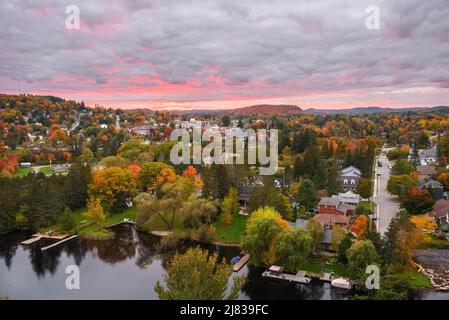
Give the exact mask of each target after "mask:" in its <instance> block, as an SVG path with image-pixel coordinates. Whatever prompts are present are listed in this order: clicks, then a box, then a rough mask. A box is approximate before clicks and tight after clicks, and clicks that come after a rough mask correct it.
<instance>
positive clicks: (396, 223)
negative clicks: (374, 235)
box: [381, 210, 420, 265]
mask: <svg viewBox="0 0 449 320" xmlns="http://www.w3.org/2000/svg"><path fill="white" fill-rule="evenodd" d="M419 242H420V231H419V230H417V228H416V226H415V224H413V223H412V222H411V221H410V216H409V214H408V212H407V211H406V210H401V211H399V212H398V213H397V214H396V216H395V217H394V218H393V219H392V220H391V222H390V224H389V226H388V229H387V231H386V232H385V234H384V238H383V245H382V250H381V255H382V259H383V261H384V262H385V264H391V265H393V264H397V265H407V264H409V263H410V259H411V256H412V253H413V250H414V249H415V248H416V247H417V245H418V244H419Z"/></svg>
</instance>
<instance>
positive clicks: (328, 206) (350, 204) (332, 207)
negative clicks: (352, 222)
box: [318, 191, 361, 216]
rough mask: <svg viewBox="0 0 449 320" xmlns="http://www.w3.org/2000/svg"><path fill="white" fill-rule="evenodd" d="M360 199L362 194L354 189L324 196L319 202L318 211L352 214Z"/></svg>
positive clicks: (344, 214) (322, 212)
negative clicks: (353, 190)
mask: <svg viewBox="0 0 449 320" xmlns="http://www.w3.org/2000/svg"><path fill="white" fill-rule="evenodd" d="M360 200H361V198H360V195H358V194H356V193H354V192H352V191H347V192H345V193H339V194H338V195H332V196H331V197H323V198H321V200H320V202H319V203H318V212H319V213H320V214H335V215H343V216H347V215H352V214H353V213H354V211H355V208H356V207H357V206H358V204H359V202H360Z"/></svg>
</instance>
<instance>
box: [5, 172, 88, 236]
mask: <svg viewBox="0 0 449 320" xmlns="http://www.w3.org/2000/svg"><path fill="white" fill-rule="evenodd" d="M90 182H91V169H90V166H88V165H87V166H84V165H82V164H80V163H74V164H73V166H72V167H71V169H70V171H69V173H68V175H67V176H62V175H52V176H49V177H47V176H45V175H44V174H42V173H38V174H33V173H30V174H29V175H27V176H25V177H23V178H19V177H16V178H0V233H4V232H8V231H11V230H13V229H15V228H23V229H28V230H32V231H37V230H39V229H40V228H44V227H47V226H50V225H53V224H55V223H58V222H60V219H61V218H62V217H63V215H62V214H63V211H64V209H65V208H66V207H68V208H70V209H71V210H76V209H80V208H84V207H85V206H86V201H87V193H88V185H89V184H90Z"/></svg>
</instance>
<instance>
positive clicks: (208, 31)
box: [0, 0, 449, 98]
mask: <svg viewBox="0 0 449 320" xmlns="http://www.w3.org/2000/svg"><path fill="white" fill-rule="evenodd" d="M69 4H75V5H79V7H80V9H81V18H82V27H81V30H79V31H68V30H66V29H65V27H64V21H65V17H66V16H65V7H66V6H67V5H69ZM371 4H375V5H378V6H379V7H380V10H381V11H380V13H381V30H378V31H369V30H367V29H366V28H365V17H366V14H365V8H366V6H368V5H371ZM447 16H449V6H448V1H447V0H434V1H428V2H426V1H421V0H420V1H418V0H399V1H388V0H379V1H375V0H363V1H357V2H356V1H351V2H348V1H343V0H338V1H311V0H307V1H296V0H284V1H276V2H273V1H268V0H262V1H261V0H257V1H256V0H253V1H245V0H242V1H238V2H237V1H232V2H231V1H224V0H223V1H199V0H184V1H167V0H154V1H150V0H148V1H145V0H135V1H125V0H117V1H92V0H90V1H88V0H77V1H76V0H75V1H58V0H42V1H31V0H16V1H3V2H2V3H1V4H0V28H1V30H2V32H1V33H0V76H1V77H3V78H6V79H10V80H14V81H16V80H19V79H22V80H30V81H34V82H39V81H45V80H50V79H54V78H58V77H62V78H74V79H76V80H79V81H89V80H91V81H92V84H91V86H92V87H91V88H90V89H92V90H95V88H96V86H97V85H98V86H104V85H108V84H111V85H112V84H114V81H115V83H116V84H117V85H119V84H123V83H125V84H126V79H128V78H131V77H150V78H151V77H154V76H155V75H160V77H161V79H162V80H163V81H167V82H170V83H174V84H180V83H186V82H187V81H189V80H191V79H198V80H199V81H200V82H202V83H203V84H204V85H207V84H208V83H209V82H210V80H208V78H207V77H208V76H210V74H211V73H207V72H204V69H205V68H207V66H217V68H216V69H214V70H213V72H212V74H218V75H220V76H222V77H223V78H224V79H226V82H227V83H229V84H233V85H234V87H235V88H237V87H241V88H240V89H235V88H234V89H232V90H234V92H236V93H238V94H242V95H245V94H246V95H252V94H253V93H252V92H249V91H248V90H249V89H250V87H248V88H246V89H247V90H246V89H245V87H242V85H244V84H245V83H250V82H251V81H265V82H267V83H269V84H271V85H273V90H274V92H273V94H276V90H279V91H282V90H283V89H282V88H281V87H280V86H279V85H281V84H283V83H284V84H285V83H302V86H301V87H299V88H297V92H301V93H307V92H320V91H323V90H329V89H332V88H336V87H338V88H339V89H341V90H351V89H364V88H373V87H384V88H390V87H392V86H401V87H413V86H438V85H439V83H440V82H438V83H437V82H435V81H434V80H433V81H432V80H430V79H432V78H433V77H434V75H435V74H438V75H440V74H447V72H448V71H449V67H448V66H449V43H448V42H444V41H441V39H444V37H446V38H447V35H448V34H449V23H448V20H447ZM107 69H111V70H112V69H114V70H115V71H111V70H109V71H108V70H107ZM108 72H109V73H108ZM114 79H115V80H114ZM342 79H343V80H342ZM74 82H75V83H76V81H74ZM443 83H446V82H443ZM61 85H64V86H67V83H65V82H64V83H62V84H61ZM51 86H55V87H57V86H58V83H53V84H51ZM85 86H86V84H83V85H80V87H83V88H85ZM5 88H6V86H5ZM5 88H2V85H1V84H0V90H2V89H5ZM276 88H278V89H276ZM73 89H74V90H76V89H79V87H76V85H75V84H74V85H73ZM239 90H242V91H239ZM207 95H208V96H204V97H205V98H210V97H213V98H216V97H217V95H219V93H207ZM180 97H181V96H180ZM174 98H177V97H174ZM182 98H185V96H184V95H183V96H182Z"/></svg>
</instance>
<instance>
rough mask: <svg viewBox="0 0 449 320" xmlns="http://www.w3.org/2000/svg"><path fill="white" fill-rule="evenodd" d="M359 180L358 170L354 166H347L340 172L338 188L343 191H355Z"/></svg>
mask: <svg viewBox="0 0 449 320" xmlns="http://www.w3.org/2000/svg"><path fill="white" fill-rule="evenodd" d="M361 178H362V174H361V172H360V170H359V169H357V168H356V167H354V166H349V167H347V168H344V169H342V170H341V171H340V186H341V188H342V189H343V190H344V191H349V190H352V191H355V190H356V189H357V184H358V183H359V180H360V179H361Z"/></svg>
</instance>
